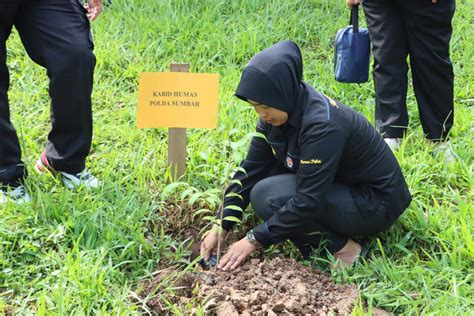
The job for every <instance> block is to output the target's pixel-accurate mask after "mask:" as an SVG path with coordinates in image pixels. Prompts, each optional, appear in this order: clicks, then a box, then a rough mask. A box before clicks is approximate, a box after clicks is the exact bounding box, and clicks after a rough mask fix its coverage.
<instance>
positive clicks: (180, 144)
mask: <svg viewBox="0 0 474 316" xmlns="http://www.w3.org/2000/svg"><path fill="white" fill-rule="evenodd" d="M170 71H171V72H188V71H189V64H175V63H171V64H170ZM168 166H169V168H170V175H171V179H169V181H170V182H174V181H176V180H177V179H179V178H181V177H182V176H183V175H184V170H186V128H179V127H170V128H169V129H168Z"/></svg>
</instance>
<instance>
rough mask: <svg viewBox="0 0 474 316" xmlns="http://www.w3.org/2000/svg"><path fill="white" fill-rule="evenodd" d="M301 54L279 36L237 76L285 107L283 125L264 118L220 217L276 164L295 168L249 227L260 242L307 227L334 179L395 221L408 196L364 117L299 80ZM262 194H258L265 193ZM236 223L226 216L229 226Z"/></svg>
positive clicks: (250, 95) (252, 92)
mask: <svg viewBox="0 0 474 316" xmlns="http://www.w3.org/2000/svg"><path fill="white" fill-rule="evenodd" d="M301 77H302V61H301V53H300V50H299V48H298V46H297V45H296V44H295V43H293V42H290V41H285V42H280V43H278V44H275V45H274V46H272V47H270V48H268V49H266V50H264V51H262V52H260V53H259V54H257V55H256V56H254V57H253V58H252V59H251V61H250V62H249V64H248V65H247V67H246V69H245V70H244V73H243V75H242V79H241V82H240V84H239V87H238V89H237V93H236V95H237V96H238V97H239V98H242V99H252V100H255V101H257V102H259V103H261V104H265V105H268V106H270V107H274V108H278V109H281V110H284V111H286V112H287V113H288V115H289V119H288V122H287V123H286V124H284V125H283V126H278V127H277V126H272V125H270V124H268V123H266V122H264V121H262V120H259V121H258V123H257V132H260V133H262V134H263V135H265V137H266V139H264V138H261V137H254V138H253V139H252V141H251V144H250V149H249V151H248V154H247V157H246V159H245V160H244V161H243V162H242V164H241V167H242V168H243V169H245V171H246V172H245V173H244V172H241V171H240V172H237V173H236V174H235V176H234V179H238V180H240V183H241V185H240V184H238V183H237V181H235V182H233V184H231V185H230V186H229V187H228V189H227V193H229V192H233V193H237V194H238V195H240V197H236V196H231V197H229V198H227V199H226V201H225V203H224V217H227V216H236V217H238V218H240V217H241V215H242V214H241V212H239V211H237V210H235V209H229V208H228V206H229V205H236V206H239V207H241V208H242V209H245V208H246V207H247V206H248V204H249V196H250V191H251V189H252V187H253V186H254V185H255V184H256V183H257V182H258V181H260V180H262V179H264V178H266V177H268V176H270V175H271V173H272V171H273V170H275V168H286V170H287V171H288V172H293V173H296V174H297V176H298V180H297V193H296V195H295V196H294V197H293V198H292V199H290V200H289V201H288V202H287V203H286V205H285V206H283V207H282V208H281V209H280V210H278V211H277V212H276V213H275V214H274V215H273V216H272V217H271V218H270V219H268V220H267V221H266V222H265V223H263V224H261V225H259V226H257V227H255V228H254V235H255V238H256V239H257V240H258V241H259V242H260V243H262V245H264V246H268V245H271V244H275V243H279V242H281V241H284V240H286V239H287V238H288V237H289V236H291V235H292V234H294V233H301V232H308V229H309V227H310V226H311V225H306V224H308V223H310V222H311V221H314V213H315V210H318V209H324V207H325V201H326V200H325V194H326V192H327V190H328V188H329V187H330V186H331V184H332V183H333V182H337V183H340V184H344V185H347V186H350V187H351V191H352V195H353V197H354V200H355V203H356V205H357V206H358V208H359V210H360V212H361V213H362V214H365V215H369V214H371V213H372V212H379V213H384V214H386V216H387V220H394V219H396V218H398V217H399V216H400V214H401V213H402V212H403V211H404V210H405V209H406V208H407V206H408V205H409V203H410V201H411V196H410V193H409V191H408V188H407V185H406V182H405V179H404V178H403V175H402V172H401V170H400V167H399V165H398V162H397V160H396V158H395V157H394V155H393V153H392V152H391V150H390V148H389V147H388V146H387V145H386V144H385V142H384V141H383V139H382V137H381V136H380V135H379V134H378V133H377V131H376V130H375V129H374V127H373V126H372V125H370V124H369V122H368V121H367V120H366V118H365V117H364V116H362V115H361V114H359V113H357V112H355V111H354V110H352V109H351V108H349V107H347V106H345V105H343V104H342V103H340V102H337V101H335V100H333V99H331V98H328V97H326V96H324V95H323V94H321V93H319V92H317V91H316V90H315V89H313V88H312V87H311V86H309V85H308V84H306V83H304V82H302V81H301ZM262 198H263V197H262ZM234 223H235V222H233V221H225V220H224V221H223V228H224V229H227V230H228V229H230V228H231V227H232V225H233V224H234Z"/></svg>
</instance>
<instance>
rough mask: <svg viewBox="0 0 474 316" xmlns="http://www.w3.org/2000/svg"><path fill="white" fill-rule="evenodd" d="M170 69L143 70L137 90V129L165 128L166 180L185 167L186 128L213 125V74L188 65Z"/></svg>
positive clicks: (180, 173)
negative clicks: (166, 70) (166, 152)
mask: <svg viewBox="0 0 474 316" xmlns="http://www.w3.org/2000/svg"><path fill="white" fill-rule="evenodd" d="M170 70H171V71H170V72H144V73H142V74H141V75H140V81H139V89H138V109H137V125H138V127H139V128H160V127H166V128H168V166H169V168H170V179H168V180H169V181H176V180H177V179H179V178H180V177H181V176H183V174H184V171H185V169H186V129H187V128H216V127H217V98H218V86H219V76H218V75H217V74H204V73H190V72H188V71H189V65H188V64H171V65H170Z"/></svg>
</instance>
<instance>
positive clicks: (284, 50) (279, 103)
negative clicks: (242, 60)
mask: <svg viewBox="0 0 474 316" xmlns="http://www.w3.org/2000/svg"><path fill="white" fill-rule="evenodd" d="M302 77H303V61H302V57H301V51H300V49H299V47H298V45H296V44H295V43H294V42H292V41H282V42H279V43H276V44H275V45H273V46H271V47H269V48H267V49H264V50H263V51H261V52H260V53H258V54H256V55H255V56H253V57H252V59H250V61H249V63H248V64H247V66H246V67H245V69H244V72H243V73H242V77H241V79H240V83H239V86H238V87H237V91H236V92H235V95H236V96H237V97H238V98H240V99H242V100H244V101H248V100H249V99H250V100H253V101H256V102H258V103H261V104H264V105H268V106H269V107H272V108H276V109H279V110H281V111H284V112H286V113H287V114H288V122H289V123H290V124H292V125H294V126H295V127H297V126H298V125H299V122H300V121H301V113H302V112H303V103H304V102H302V99H303V98H302V95H303V94H304V93H303V92H304V91H305V90H306V86H305V84H304V83H303V82H302V81H301V80H302Z"/></svg>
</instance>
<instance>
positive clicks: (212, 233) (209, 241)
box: [201, 225, 229, 260]
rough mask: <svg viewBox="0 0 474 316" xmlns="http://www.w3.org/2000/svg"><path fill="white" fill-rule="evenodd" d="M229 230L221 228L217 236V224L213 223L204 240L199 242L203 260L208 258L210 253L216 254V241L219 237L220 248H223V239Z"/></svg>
mask: <svg viewBox="0 0 474 316" xmlns="http://www.w3.org/2000/svg"><path fill="white" fill-rule="evenodd" d="M228 234H229V231H227V230H225V229H223V230H222V232H221V234H220V236H219V226H217V225H214V226H213V227H212V228H211V229H210V230H209V231H208V233H207V235H206V237H204V240H203V241H202V242H201V256H203V258H204V259H205V260H209V258H210V257H211V255H216V254H217V243H218V240H219V237H220V243H221V248H223V246H224V243H225V239H226V237H227V235H228Z"/></svg>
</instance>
